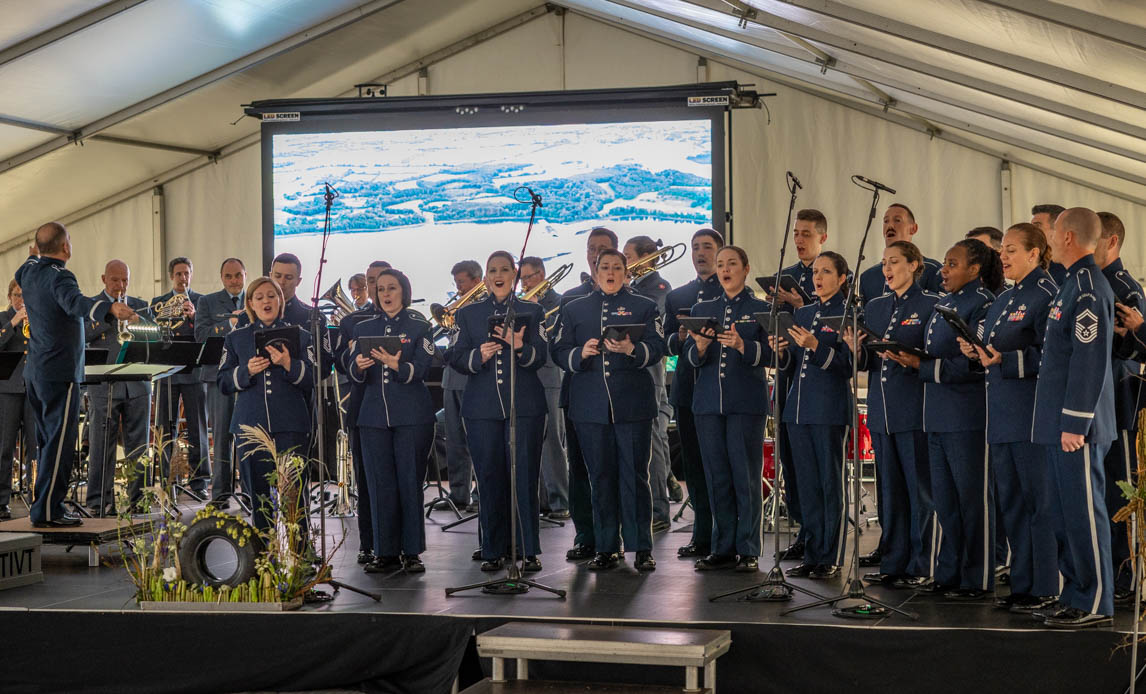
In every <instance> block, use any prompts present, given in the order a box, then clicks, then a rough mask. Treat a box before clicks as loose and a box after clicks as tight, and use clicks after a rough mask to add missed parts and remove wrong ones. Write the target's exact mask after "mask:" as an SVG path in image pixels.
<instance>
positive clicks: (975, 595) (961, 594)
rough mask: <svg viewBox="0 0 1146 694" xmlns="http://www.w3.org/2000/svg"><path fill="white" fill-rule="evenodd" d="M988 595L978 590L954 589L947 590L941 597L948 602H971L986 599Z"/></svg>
mask: <svg viewBox="0 0 1146 694" xmlns="http://www.w3.org/2000/svg"><path fill="white" fill-rule="evenodd" d="M988 595H989V593H988V592H987V591H985V590H980V589H979V588H956V589H955V590H949V591H947V592H946V593H944V594H943V597H945V598H947V599H948V600H958V601H959V602H973V601H975V600H982V599H983V598H985V597H987V596H988Z"/></svg>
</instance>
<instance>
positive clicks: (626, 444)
mask: <svg viewBox="0 0 1146 694" xmlns="http://www.w3.org/2000/svg"><path fill="white" fill-rule="evenodd" d="M574 424H575V426H576V428H577V438H578V439H579V440H580V443H581V453H582V455H583V456H584V457H585V465H586V467H587V468H588V470H589V482H590V485H591V486H592V498H593V534H594V536H595V539H596V540H597V551H598V552H608V553H612V552H619V551H621V547H620V542H619V541H618V538H617V528H618V527H620V529H621V538H622V539H623V540H624V543H625V551H626V552H648V551H651V550H652V548H653V490H652V488H651V487H650V486H649V466H650V465H651V463H652V433H653V420H651V419H644V420H639V421H636V422H614V423H612V424H597V423H594V422H574Z"/></svg>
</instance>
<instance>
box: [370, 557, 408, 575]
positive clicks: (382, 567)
mask: <svg viewBox="0 0 1146 694" xmlns="http://www.w3.org/2000/svg"><path fill="white" fill-rule="evenodd" d="M401 565H402V561H401V560H400V559H399V558H398V557H378V558H377V559H375V560H374V561H372V562H370V563H369V564H367V565H366V566H363V567H362V570H363V571H365V572H366V573H368V574H384V573H390V572H391V571H393V570H394V569H396V568H398V567H399V566H401Z"/></svg>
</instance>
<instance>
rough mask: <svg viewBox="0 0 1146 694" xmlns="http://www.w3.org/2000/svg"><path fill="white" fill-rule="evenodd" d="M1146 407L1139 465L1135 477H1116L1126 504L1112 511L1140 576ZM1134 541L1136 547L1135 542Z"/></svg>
mask: <svg viewBox="0 0 1146 694" xmlns="http://www.w3.org/2000/svg"><path fill="white" fill-rule="evenodd" d="M1143 427H1146V410H1142V411H1140V412H1139V413H1138V436H1137V438H1136V439H1135V441H1134V447H1135V449H1136V450H1137V452H1138V469H1137V471H1136V472H1135V477H1134V481H1132V482H1126V481H1122V480H1119V482H1118V487H1119V489H1121V490H1122V496H1123V497H1125V498H1126V505H1125V506H1123V507H1122V508H1120V509H1118V512H1117V513H1115V514H1114V517H1113V520H1114V522H1115V523H1126V527H1127V532H1126V540H1127V542H1129V543H1130V567H1131V570H1132V571H1133V572H1134V576H1135V577H1137V578H1138V580H1139V581H1141V580H1142V576H1141V567H1142V562H1144V561H1146V543H1144V542H1140V541H1139V542H1136V541H1135V540H1138V539H1139V538H1146V431H1143ZM1135 545H1137V547H1136V546H1135ZM1144 617H1146V611H1144V612H1143V614H1141V615H1139V616H1138V619H1139V621H1141V620H1142V619H1143V618H1144Z"/></svg>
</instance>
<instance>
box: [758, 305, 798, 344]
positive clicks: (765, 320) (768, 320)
mask: <svg viewBox="0 0 1146 694" xmlns="http://www.w3.org/2000/svg"><path fill="white" fill-rule="evenodd" d="M752 316H753V317H754V318H755V319H756V322H757V323H759V324H760V325H762V326H763V327H764V332H766V333H768V334H769V335H779V336H780V337H781V338H782V339H785V340H788V341H789V342H791V341H792V338H791V337H789V336H788V331H789V330H791V329H792V327H793V326H795V325H796V320H795V319H794V318H793V317H792V314H791V313H788V312H787V311H779V312H777V313H776V320H775V322H773V320H772V312H771V311H761V312H760V313H753V314H752ZM777 324H779V325H777ZM777 328H778V329H777Z"/></svg>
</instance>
